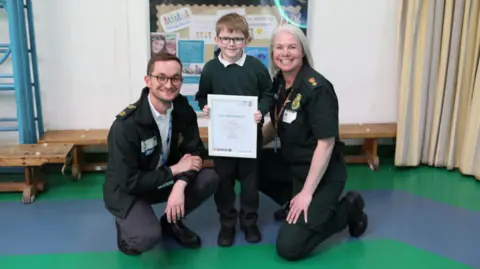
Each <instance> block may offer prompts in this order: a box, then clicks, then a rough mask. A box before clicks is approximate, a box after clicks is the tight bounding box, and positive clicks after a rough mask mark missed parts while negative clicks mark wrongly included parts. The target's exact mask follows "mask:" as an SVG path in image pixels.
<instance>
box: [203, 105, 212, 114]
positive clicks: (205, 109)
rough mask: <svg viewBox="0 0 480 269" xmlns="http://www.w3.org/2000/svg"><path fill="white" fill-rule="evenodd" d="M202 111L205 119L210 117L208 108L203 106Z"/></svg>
mask: <svg viewBox="0 0 480 269" xmlns="http://www.w3.org/2000/svg"><path fill="white" fill-rule="evenodd" d="M202 110H203V114H204V115H205V117H208V116H209V115H210V107H209V106H208V105H205V106H204V107H203V109H202Z"/></svg>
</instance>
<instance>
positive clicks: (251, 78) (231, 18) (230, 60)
mask: <svg viewBox="0 0 480 269" xmlns="http://www.w3.org/2000/svg"><path fill="white" fill-rule="evenodd" d="M216 34H217V36H216V37H215V41H216V44H217V46H218V47H219V48H220V53H219V55H218V57H215V58H214V59H212V60H210V61H209V62H207V63H206V64H205V66H204V67H203V70H202V74H201V76H200V83H199V90H198V92H197V94H196V100H197V101H198V105H199V106H200V107H201V108H202V109H203V112H204V113H205V115H206V116H208V115H209V112H210V108H209V106H208V104H207V95H208V94H224V95H242V96H257V97H258V111H257V112H256V113H255V115H252V120H255V122H256V123H257V124H258V131H257V133H258V136H257V147H258V152H260V149H261V147H262V140H263V136H262V130H261V127H262V124H263V117H264V116H265V114H267V113H268V111H269V109H270V108H271V107H272V106H273V104H274V98H275V97H274V96H275V93H274V91H273V88H272V80H271V76H270V73H269V71H268V69H267V68H266V67H265V65H264V64H263V63H262V62H261V61H260V60H258V59H257V58H255V57H252V56H248V55H246V54H245V52H244V48H245V47H246V46H247V44H248V43H249V42H250V40H251V37H250V34H249V27H248V23H247V21H246V19H245V18H244V17H243V16H241V15H239V14H237V13H230V14H226V15H224V16H222V17H221V18H220V19H219V20H218V21H217V24H216ZM214 165H215V170H216V172H217V173H218V175H219V176H220V184H219V187H218V191H217V192H216V194H215V195H214V199H215V203H216V205H217V211H218V213H219V215H220V223H221V229H220V232H219V234H218V244H219V245H220V246H231V245H232V244H233V240H234V237H235V226H236V222H237V218H238V217H239V218H240V228H241V230H243V232H244V233H245V240H246V241H248V242H250V243H256V242H260V241H261V240H262V236H261V233H260V231H259V229H258V226H257V219H258V214H257V211H258V204H259V202H258V200H259V193H258V169H257V166H258V163H257V159H246V158H226V157H225V158H223V157H216V158H214ZM235 179H238V180H239V181H240V183H241V190H240V192H241V193H240V204H241V207H240V214H238V211H237V209H236V208H235V191H234V186H235Z"/></svg>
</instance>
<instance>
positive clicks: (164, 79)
mask: <svg viewBox="0 0 480 269" xmlns="http://www.w3.org/2000/svg"><path fill="white" fill-rule="evenodd" d="M150 76H151V77H154V78H156V79H157V81H158V83H159V84H161V85H163V84H167V83H168V80H170V82H171V83H172V85H174V86H178V85H180V84H181V83H182V82H183V77H181V76H174V77H165V76H154V75H150Z"/></svg>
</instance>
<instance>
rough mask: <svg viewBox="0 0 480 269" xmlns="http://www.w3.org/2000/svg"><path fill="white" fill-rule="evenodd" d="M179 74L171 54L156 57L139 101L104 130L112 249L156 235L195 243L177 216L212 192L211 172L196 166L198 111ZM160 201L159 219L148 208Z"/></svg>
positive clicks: (144, 244) (146, 242)
mask: <svg viewBox="0 0 480 269" xmlns="http://www.w3.org/2000/svg"><path fill="white" fill-rule="evenodd" d="M181 75H182V64H181V62H180V60H179V59H178V58H177V57H176V56H174V55H171V54H168V53H160V54H156V55H154V56H153V57H152V58H151V59H150V61H149V63H148V67H147V75H146V76H145V83H146V87H145V88H144V89H143V90H142V93H141V96H140V99H139V100H138V101H137V102H136V103H134V104H132V105H129V106H128V107H127V108H126V109H125V110H123V111H122V112H120V114H118V115H117V118H116V119H115V121H114V122H113V124H112V126H111V129H110V132H109V135H108V148H109V158H108V164H107V172H106V180H105V184H104V188H103V195H104V202H105V205H106V208H107V209H108V210H109V211H110V212H111V213H112V214H113V215H114V216H115V222H116V228H117V244H118V247H119V249H120V250H121V251H122V252H123V253H125V254H128V255H137V254H140V253H142V252H144V251H147V250H149V249H151V248H153V247H154V246H155V245H156V244H157V243H158V242H159V240H160V236H161V234H162V233H163V234H164V235H166V236H170V237H173V238H174V239H175V240H176V241H177V242H179V243H180V244H182V245H183V246H185V247H189V248H197V247H199V246H200V238H199V237H198V236H197V235H196V234H195V233H194V232H192V231H190V230H189V229H188V228H187V227H186V226H185V225H184V224H183V223H182V221H181V219H182V218H183V217H184V216H186V215H188V214H189V213H191V212H192V211H193V210H194V209H195V208H197V207H198V206H199V205H200V204H201V203H203V202H204V201H205V200H206V199H207V198H209V197H210V196H212V195H213V194H214V193H215V191H216V189H217V184H218V180H219V179H218V176H217V175H216V173H215V172H214V171H213V170H206V169H203V168H202V163H203V161H202V160H203V158H204V156H205V155H206V150H205V148H204V145H203V143H202V141H201V139H200V135H199V130H198V125H197V115H196V113H195V112H194V110H193V109H192V107H191V106H190V105H189V103H188V101H187V99H186V98H185V97H183V96H182V95H180V94H179V90H180V88H181V85H182V82H183V78H182V76H181ZM165 201H166V202H167V205H166V209H165V214H164V215H163V217H161V219H160V220H158V219H157V216H156V215H155V213H154V211H153V209H152V206H151V205H152V204H156V203H162V202H165Z"/></svg>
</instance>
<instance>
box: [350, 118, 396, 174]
mask: <svg viewBox="0 0 480 269" xmlns="http://www.w3.org/2000/svg"><path fill="white" fill-rule="evenodd" d="M396 136H397V124H396V123H369V124H340V139H342V140H345V139H364V143H363V147H362V154H360V155H353V156H352V155H350V156H345V159H346V161H347V163H366V164H368V165H369V167H370V169H372V170H374V171H375V170H377V169H378V167H379V165H380V159H379V158H378V140H379V139H384V138H395V137H396Z"/></svg>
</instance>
